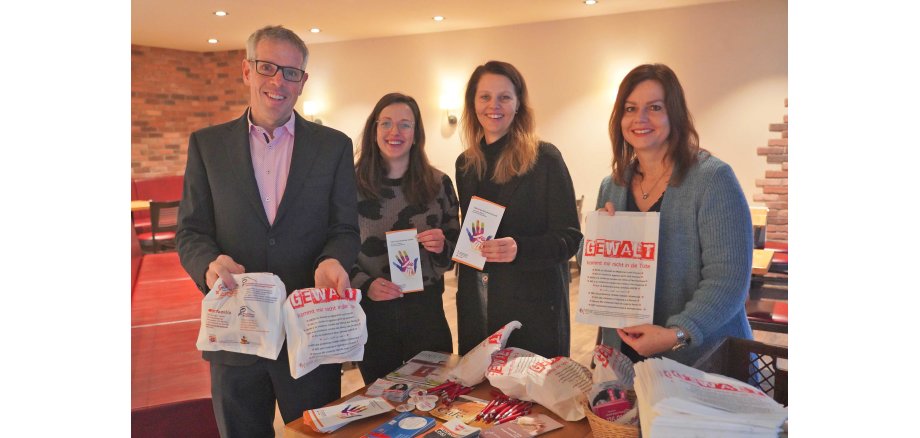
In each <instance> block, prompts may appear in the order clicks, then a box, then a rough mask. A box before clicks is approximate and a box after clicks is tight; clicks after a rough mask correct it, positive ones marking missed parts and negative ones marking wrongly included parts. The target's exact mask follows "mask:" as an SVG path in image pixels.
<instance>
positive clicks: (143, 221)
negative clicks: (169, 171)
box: [131, 175, 185, 231]
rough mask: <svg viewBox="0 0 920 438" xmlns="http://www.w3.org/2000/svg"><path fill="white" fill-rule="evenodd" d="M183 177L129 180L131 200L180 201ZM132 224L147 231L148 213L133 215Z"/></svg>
mask: <svg viewBox="0 0 920 438" xmlns="http://www.w3.org/2000/svg"><path fill="white" fill-rule="evenodd" d="M184 179H185V177H184V176H183V175H172V176H158V177H154V178H146V179H133V178H132V179H131V200H132V201H134V200H141V201H171V200H173V199H182V181H183V180H184ZM133 216H134V222H135V223H136V224H140V225H139V226H142V227H143V228H144V231H146V229H147V224H148V223H149V222H150V212H149V211H145V210H141V211H135V212H134V213H133Z"/></svg>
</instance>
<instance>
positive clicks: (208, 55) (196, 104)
mask: <svg viewBox="0 0 920 438" xmlns="http://www.w3.org/2000/svg"><path fill="white" fill-rule="evenodd" d="M245 55H246V52H245V50H232V51H226V52H204V53H199V52H187V51H182V50H171V49H161V48H156V47H145V46H137V45H132V46H131V177H132V178H137V179H140V178H150V177H155V176H167V175H181V174H183V173H184V172H185V156H186V152H187V149H188V137H189V135H190V134H191V133H192V131H195V130H198V129H201V128H204V127H207V126H211V125H215V124H219V123H223V122H226V121H229V120H232V119H234V118H237V117H239V116H240V115H242V113H243V110H245V109H246V106H247V105H248V102H249V90H248V88H247V87H246V86H245V85H244V84H243V78H242V73H241V67H240V63H241V61H242V59H243V58H244V57H245Z"/></svg>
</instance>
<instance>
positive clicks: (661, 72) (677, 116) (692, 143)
mask: <svg viewBox="0 0 920 438" xmlns="http://www.w3.org/2000/svg"><path fill="white" fill-rule="evenodd" d="M648 80H652V81H655V82H658V83H659V84H661V87H662V88H663V89H664V105H665V108H666V109H667V111H668V121H669V123H670V125H671V132H670V134H669V135H668V146H667V147H668V150H667V157H669V158H670V159H671V161H672V162H673V163H674V171H673V174H672V175H673V176H672V177H671V185H678V184H680V182H681V181H683V179H684V177H685V176H686V175H687V171H688V170H689V169H690V167H691V166H692V165H693V164H694V163H696V159H697V152H698V151H699V150H700V139H699V136H698V135H697V134H696V128H694V127H693V117H692V116H691V115H690V111H689V110H688V109H687V101H686V99H685V98H684V89H683V87H681V85H680V81H678V80H677V75H675V74H674V71H673V70H671V69H670V68H669V67H668V66H666V65H664V64H643V65H640V66H638V67H636V68H634V69H632V71H630V72H629V73H628V74H627V75H626V77H625V78H623V82H621V83H620V89H619V90H618V91H617V101H616V103H614V104H613V113H611V114H610V126H609V130H610V143H611V144H612V146H613V163H612V168H613V180H614V181H615V182H616V183H617V184H619V185H626V183H627V182H626V171H627V170H628V169H629V167H630V166H631V165H636V164H634V163H633V161H635V159H636V152H635V150H633V147H632V145H630V144H629V143H627V142H626V139H625V138H624V137H623V127H622V123H621V122H622V121H623V113H624V110H625V108H626V98H628V97H629V95H630V94H632V92H633V90H634V89H635V88H636V87H637V86H638V85H639V84H640V83H642V82H644V81H648ZM636 171H638V169H636Z"/></svg>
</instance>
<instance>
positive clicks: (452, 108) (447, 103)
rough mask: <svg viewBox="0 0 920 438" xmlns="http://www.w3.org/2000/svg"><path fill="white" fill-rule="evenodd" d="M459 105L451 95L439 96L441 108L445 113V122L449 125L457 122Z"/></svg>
mask: <svg viewBox="0 0 920 438" xmlns="http://www.w3.org/2000/svg"><path fill="white" fill-rule="evenodd" d="M459 107H460V101H459V100H458V99H457V98H456V97H455V96H453V95H448V94H444V95H442V96H441V109H442V110H444V112H445V114H446V115H447V123H448V124H450V126H454V125H456V124H457V108H459Z"/></svg>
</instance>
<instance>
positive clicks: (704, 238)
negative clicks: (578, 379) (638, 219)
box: [597, 64, 753, 365]
mask: <svg viewBox="0 0 920 438" xmlns="http://www.w3.org/2000/svg"><path fill="white" fill-rule="evenodd" d="M609 130H610V139H611V142H612V146H613V174H612V175H611V176H608V177H606V178H605V179H604V181H603V182H602V183H601V188H600V192H599V193H598V198H597V208H598V209H601V210H604V211H606V212H607V213H609V214H614V212H615V211H642V212H647V211H657V212H660V215H661V216H660V226H659V236H658V245H659V246H658V248H659V260H658V274H657V277H656V284H655V312H654V317H653V324H643V325H638V326H633V327H625V328H621V329H607V328H605V329H603V342H604V343H605V344H607V345H611V346H614V347H619V348H620V349H621V350H622V351H623V352H624V353H625V354H626V355H627V356H630V358H631V359H633V361H638V360H641V359H643V358H644V357H649V356H665V357H669V358H671V359H674V360H676V361H678V362H682V363H684V364H688V365H692V364H693V363H694V362H695V361H696V360H697V359H699V358H700V356H702V355H703V354H705V353H706V352H707V351H708V350H709V349H710V348H712V347H713V346H715V345H716V344H717V343H718V342H719V341H721V340H722V339H724V338H725V337H727V336H734V337H739V338H746V339H750V338H751V337H752V336H751V326H750V325H749V324H748V321H747V316H746V314H745V309H744V303H745V300H746V298H747V293H748V289H749V287H750V281H751V262H752V253H753V231H752V225H751V215H750V210H749V207H748V204H747V201H746V200H745V197H744V192H743V191H742V190H741V186H740V184H738V179H737V178H736V177H735V174H734V172H733V171H732V169H731V167H729V166H728V164H726V163H724V162H723V161H721V160H719V159H718V158H716V157H714V156H712V155H711V154H709V153H708V152H706V151H704V150H701V149H700V147H699V138H698V136H697V133H696V130H695V129H694V127H693V120H692V118H691V116H690V112H689V111H688V109H687V103H686V100H685V99H684V91H683V88H682V87H681V85H680V82H678V80H677V76H676V75H675V74H674V72H673V71H672V70H671V69H670V68H668V67H667V66H666V65H663V64H645V65H640V66H638V67H636V68H634V69H633V70H632V71H630V72H629V74H627V75H626V77H625V78H624V79H623V82H622V83H621V84H620V88H619V92H618V94H617V100H616V103H615V104H614V107H613V113H612V114H611V115H610V126H609Z"/></svg>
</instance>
